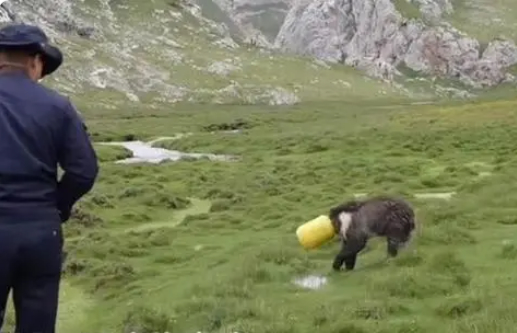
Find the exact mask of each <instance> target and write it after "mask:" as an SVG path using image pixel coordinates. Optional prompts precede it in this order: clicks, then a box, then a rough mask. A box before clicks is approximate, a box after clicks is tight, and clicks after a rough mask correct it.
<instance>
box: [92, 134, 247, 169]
mask: <svg viewBox="0 0 517 333" xmlns="http://www.w3.org/2000/svg"><path fill="white" fill-rule="evenodd" d="M172 139H177V137H171V138H166V137H162V138H158V139H155V140H153V141H150V142H143V141H125V142H124V141H123V142H102V143H100V144H102V145H107V146H119V147H124V148H126V149H127V150H129V151H131V153H133V157H130V158H126V159H123V160H118V161H116V162H115V163H117V164H134V163H153V164H157V163H162V162H165V161H172V162H177V161H180V160H182V159H203V158H206V159H208V160H210V161H226V162H229V161H235V160H236V159H237V158H236V157H235V156H232V155H218V154H203V153H185V152H181V151H178V150H169V149H165V148H159V147H153V146H152V145H153V144H154V143H156V142H159V141H164V140H172Z"/></svg>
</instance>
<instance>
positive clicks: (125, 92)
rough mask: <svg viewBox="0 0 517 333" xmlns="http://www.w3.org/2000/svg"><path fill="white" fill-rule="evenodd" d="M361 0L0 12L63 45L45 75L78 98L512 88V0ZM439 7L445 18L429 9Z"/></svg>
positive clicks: (292, 97)
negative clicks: (56, 64) (61, 60)
mask: <svg viewBox="0 0 517 333" xmlns="http://www.w3.org/2000/svg"><path fill="white" fill-rule="evenodd" d="M354 1H355V0H354ZM354 1H352V0H340V1H334V2H333V1H330V0H319V1H316V2H312V4H311V5H310V6H307V4H308V2H307V1H305V2H304V1H301V2H298V3H297V5H296V6H297V7H296V6H294V7H289V6H290V5H291V2H290V1H287V0H268V1H259V2H252V3H251V4H250V3H249V2H247V1H246V0H235V1H233V2H230V1H229V0H214V2H212V1H198V3H197V4H196V3H195V2H193V1H191V0H181V1H180V0H177V1H172V2H171V1H165V0H153V1H148V2H139V1H134V0H133V1H129V2H121V1H115V0H113V1H108V0H83V1H79V2H71V1H69V0H53V1H45V2H43V1H40V0H29V1H21V0H9V1H8V2H6V4H5V6H6V8H7V9H8V11H9V12H10V13H11V14H12V15H7V14H6V13H5V11H4V13H3V15H0V19H1V17H3V19H1V20H3V21H10V20H11V19H12V18H13V16H14V18H15V19H16V20H19V21H24V22H36V23H38V24H41V25H42V26H44V27H45V28H46V30H47V31H48V32H49V33H50V34H51V36H52V38H53V39H55V40H56V42H58V43H59V44H60V45H61V46H62V47H63V48H64V49H65V50H66V52H67V62H66V64H65V67H64V68H63V71H61V73H60V75H58V76H56V77H55V78H52V79H50V80H48V84H49V85H52V86H55V87H57V88H59V89H60V90H61V91H64V92H66V93H68V94H70V95H71V96H72V97H73V98H75V97H76V96H77V98H78V99H81V97H86V96H88V99H89V101H88V104H89V105H91V104H92V102H93V101H95V104H96V107H97V108H108V109H109V108H112V107H117V106H120V105H121V103H124V102H126V101H128V102H136V101H140V102H142V103H144V104H148V103H151V104H152V103H162V102H168V103H170V102H173V103H174V102H178V101H188V102H213V103H227V102H239V103H242V102H244V103H252V104H253V103H267V104H271V105H275V104H293V103H297V102H299V101H314V100H340V99H342V98H347V97H351V98H361V99H371V98H377V97H385V96H390V97H393V98H404V99H407V98H411V99H413V100H432V99H435V98H444V97H461V98H465V97H474V96H478V95H484V94H486V91H485V89H484V88H486V87H489V86H490V87H495V86H497V87H498V88H497V89H498V90H500V89H503V90H504V89H507V88H506V87H507V86H508V87H509V88H510V89H513V87H514V84H513V83H511V82H513V77H512V76H511V72H512V68H513V67H512V66H513V65H514V64H515V63H516V62H517V48H516V47H514V45H513V42H512V41H511V40H512V38H514V37H515V36H514V32H513V31H514V30H515V29H513V24H514V22H516V20H517V14H515V13H514V11H513V9H514V8H515V6H514V5H512V4H511V2H510V1H498V2H495V3H494V4H493V5H490V2H488V1H487V2H486V3H484V2H483V0H477V2H468V3H467V2H463V1H452V2H450V3H449V2H448V1H445V3H446V4H448V6H445V5H443V4H441V2H439V1H438V0H425V1H424V0H419V1H420V2H419V1H416V0H415V1H413V2H408V1H406V0H397V1H394V2H393V3H392V2H390V1H389V0H382V1H380V2H378V3H377V4H376V5H375V6H374V5H373V4H372V3H371V0H369V1H366V2H359V3H361V5H360V6H359V5H358V4H354ZM419 3H423V5H419ZM231 4H233V6H231ZM425 4H427V5H425ZM474 4H476V6H474ZM433 5H434V6H433ZM487 6H488V8H490V13H491V14H490V16H489V17H488V14H487V12H488V11H487V10H485V8H486V7H487ZM442 7H443V8H444V9H443V13H442V10H441V8H442ZM333 8H334V9H333ZM350 8H353V9H354V11H350V10H351V9H350ZM429 8H431V9H429ZM433 8H434V9H433ZM433 10H434V11H437V10H438V12H439V13H440V15H441V16H440V17H439V20H438V21H436V20H437V18H434V19H433V17H431V18H429V15H430V14H429V12H431V13H433V12H434V11H433ZM325 12H328V14H326V15H325V16H321V15H320V16H318V13H325ZM338 13H342V15H341V14H338ZM340 15H341V16H340ZM347 15H349V16H350V15H352V16H350V17H349V18H348V19H347V17H348V16H347ZM492 21H494V22H492ZM346 22H349V23H346ZM350 22H352V24H350ZM476 22H483V23H485V25H486V27H485V28H482V29H481V28H480V25H479V24H477V23H476ZM449 23H452V24H453V25H454V26H455V27H458V29H461V30H458V31H457V30H455V29H454V28H452V27H450V26H449V25H447V24H449ZM347 24H348V25H347ZM326 26H328V27H330V28H325V27H326ZM332 26H336V27H337V29H333V28H332ZM369 27H370V28H369ZM461 31H463V32H465V33H467V34H468V35H469V36H472V38H478V39H479V41H478V40H475V39H472V38H470V37H467V36H463V35H461ZM502 33H504V34H505V35H506V37H505V38H507V39H508V40H505V39H501V38H503V37H504V36H503V35H502ZM419 36H420V37H419ZM299 42H301V43H302V44H297V43H299ZM480 52H481V53H480ZM313 56H316V57H317V59H315V60H312V57H313ZM343 57H345V58H344V60H343ZM341 61H344V62H345V64H346V66H343V65H342V64H340V62H341ZM353 67H356V68H353ZM365 73H366V74H368V76H366V75H365ZM508 73H510V75H508ZM480 89H481V90H480ZM90 96H91V98H89V97H90ZM92 106H93V105H92Z"/></svg>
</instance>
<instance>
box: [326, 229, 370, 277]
mask: <svg viewBox="0 0 517 333" xmlns="http://www.w3.org/2000/svg"><path fill="white" fill-rule="evenodd" d="M367 240H368V239H367V237H354V238H351V239H350V238H349V239H347V240H346V242H343V243H342V246H341V250H340V251H339V253H338V254H337V255H336V257H335V258H334V262H333V263H332V268H333V269H334V270H336V271H339V270H341V267H342V266H343V263H344V264H345V268H346V270H347V271H351V270H353V269H354V267H355V263H356V260H357V255H358V254H359V252H361V251H362V250H363V249H364V248H365V247H366V243H367Z"/></svg>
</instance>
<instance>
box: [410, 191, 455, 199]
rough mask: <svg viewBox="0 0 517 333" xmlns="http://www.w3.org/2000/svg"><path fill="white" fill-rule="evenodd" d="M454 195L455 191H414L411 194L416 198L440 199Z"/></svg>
mask: <svg viewBox="0 0 517 333" xmlns="http://www.w3.org/2000/svg"><path fill="white" fill-rule="evenodd" d="M454 195H456V192H442V193H416V194H413V196H414V197H415V198H417V199H441V200H450V199H452V197H453V196H454Z"/></svg>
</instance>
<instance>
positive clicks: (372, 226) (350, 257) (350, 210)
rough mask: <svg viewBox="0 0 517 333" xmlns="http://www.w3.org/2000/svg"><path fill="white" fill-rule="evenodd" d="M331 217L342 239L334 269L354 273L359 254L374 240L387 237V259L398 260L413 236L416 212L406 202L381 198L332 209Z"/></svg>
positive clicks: (354, 202)
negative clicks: (394, 258) (398, 256)
mask: <svg viewBox="0 0 517 333" xmlns="http://www.w3.org/2000/svg"><path fill="white" fill-rule="evenodd" d="M329 218H330V220H331V221H332V226H333V227H334V230H335V231H336V234H338V235H339V237H340V239H341V250H340V251H339V253H338V254H337V255H336V257H335V258H334V261H333V263H332V268H333V269H334V270H341V267H342V266H343V263H344V264H345V267H346V270H353V269H354V267H355V263H356V259H357V255H358V253H359V252H361V251H362V250H363V249H364V248H365V246H366V243H367V242H368V240H369V239H370V238H372V237H386V239H387V252H388V257H396V256H397V254H398V251H399V249H401V248H402V247H404V246H405V245H406V244H407V243H408V241H409V240H410V239H411V237H412V233H413V230H414V229H415V213H414V210H413V208H412V207H411V205H410V204H409V203H408V202H406V201H405V200H403V199H400V198H392V197H384V196H378V197H373V198H367V199H364V200H351V201H347V202H345V203H343V204H341V205H339V206H336V207H333V208H331V209H330V212H329Z"/></svg>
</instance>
